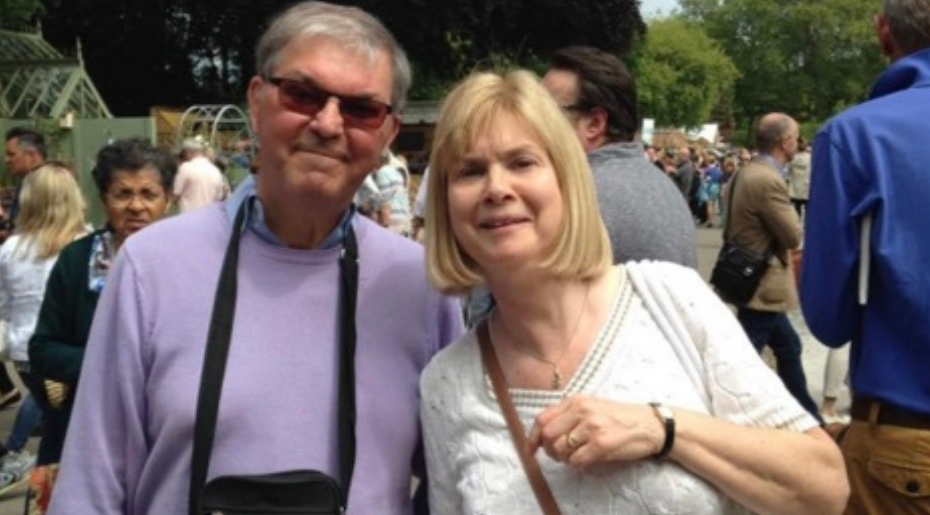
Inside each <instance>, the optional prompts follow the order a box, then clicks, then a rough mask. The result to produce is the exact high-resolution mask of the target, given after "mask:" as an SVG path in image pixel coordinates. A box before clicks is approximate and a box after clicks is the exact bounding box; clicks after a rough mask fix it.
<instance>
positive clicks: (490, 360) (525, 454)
mask: <svg viewBox="0 0 930 515" xmlns="http://www.w3.org/2000/svg"><path fill="white" fill-rule="evenodd" d="M477 332H478V344H479V346H480V347H481V361H483V362H484V367H485V368H486V369H487V370H488V375H489V376H490V377H491V384H492V385H493V386H494V395H495V396H497V403H498V404H499V405H500V407H501V411H503V412H504V419H505V420H507V427H508V428H509V429H510V436H511V438H512V439H513V445H514V447H516V448H517V454H518V455H519V456H520V461H521V462H522V463H523V470H524V471H525V472H526V477H527V478H529V480H530V486H532V487H533V493H534V494H536V500H537V501H539V506H540V507H542V510H543V513H544V514H545V515H561V513H562V512H561V511H560V510H559V505H558V504H556V502H555V497H553V496H552V491H551V490H549V484H548V483H546V478H545V477H543V475H542V471H541V470H540V469H539V463H538V462H537V461H536V457H535V456H533V455H532V454H530V452H529V449H528V448H527V445H526V433H525V431H526V430H525V429H524V428H523V424H522V423H521V422H520V418H519V417H518V416H517V411H516V410H515V409H514V407H513V401H512V400H511V399H510V391H509V390H507V384H506V383H505V382H504V373H503V371H501V365H500V363H499V362H498V361H497V353H496V352H494V346H493V345H491V334H490V331H489V330H488V321H487V319H485V320H484V321H482V322H481V324H480V325H479V326H478V331H477Z"/></svg>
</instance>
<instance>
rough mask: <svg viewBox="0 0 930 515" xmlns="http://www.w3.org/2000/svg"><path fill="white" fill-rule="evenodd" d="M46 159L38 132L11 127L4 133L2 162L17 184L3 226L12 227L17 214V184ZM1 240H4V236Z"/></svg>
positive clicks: (42, 138)
mask: <svg viewBox="0 0 930 515" xmlns="http://www.w3.org/2000/svg"><path fill="white" fill-rule="evenodd" d="M46 157H47V156H46V150H45V138H44V137H42V135H41V134H39V133H38V132H36V131H34V130H32V129H27V128H25V127H13V128H12V129H10V130H8V131H7V132H6V137H5V140H4V153H3V162H4V163H6V166H7V169H9V170H10V173H11V174H13V177H14V178H15V179H16V180H17V181H19V182H18V183H17V186H16V193H15V194H14V196H13V204H12V205H11V207H10V211H9V213H7V223H6V224H5V225H7V226H12V224H13V223H14V222H15V221H16V215H17V214H18V213H19V189H20V186H19V183H20V182H21V181H22V180H23V179H24V178H25V177H26V176H27V175H29V174H30V173H31V172H32V171H33V170H35V169H36V168H38V167H40V166H42V165H43V164H44V163H45V159H46ZM3 238H4V239H6V235H4V236H3Z"/></svg>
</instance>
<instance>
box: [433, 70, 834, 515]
mask: <svg viewBox="0 0 930 515" xmlns="http://www.w3.org/2000/svg"><path fill="white" fill-rule="evenodd" d="M430 171H431V175H430V184H429V189H428V195H429V199H428V207H427V217H426V218H427V223H426V251H427V271H428V275H429V278H430V280H431V282H432V283H433V285H434V286H436V287H437V288H438V289H440V290H441V291H443V292H446V293H462V292H465V291H468V290H469V289H470V288H474V287H475V286H485V287H487V288H488V289H489V290H490V291H491V293H492V294H493V295H494V297H495V299H496V301H497V307H496V308H495V309H494V310H493V311H492V312H491V314H490V315H489V316H488V318H487V321H486V322H485V323H483V324H482V325H480V326H479V327H478V329H477V330H474V331H472V332H471V333H469V334H467V335H466V336H464V337H463V338H462V339H460V340H459V341H458V342H456V343H453V344H452V345H450V346H448V347H446V348H445V349H444V350H443V351H441V352H440V353H439V354H438V355H437V356H436V357H435V358H434V359H433V360H432V361H431V362H430V364H429V365H428V366H427V368H426V370H425V371H424V373H423V378H422V381H421V387H420V391H421V395H422V402H421V419H422V427H423V432H424V442H425V449H426V458H427V470H428V472H429V488H430V507H431V510H432V511H433V512H434V513H458V514H474V513H483V514H488V515H494V514H523V513H539V510H538V508H537V507H536V499H534V493H533V491H532V490H531V487H530V481H529V480H528V478H527V475H526V474H524V470H523V468H524V467H523V466H522V464H521V460H525V463H527V464H529V465H530V466H531V465H532V463H534V462H538V465H539V468H541V471H542V476H543V478H544V481H545V482H547V483H548V485H549V487H550V488H551V491H552V494H553V495H554V498H555V502H556V503H557V504H558V505H559V506H560V507H561V510H562V513H565V514H566V515H567V514H581V513H598V514H621V513H622V514H624V515H636V514H647V513H650V514H656V513H667V514H672V513H674V514H689V515H722V514H727V515H735V514H744V513H748V512H753V513H766V514H770V515H775V514H781V515H789V514H790V515H800V514H809V515H815V514H816V515H826V514H832V513H839V512H840V511H841V510H842V507H843V505H844V503H845V499H846V495H847V494H848V485H847V482H846V478H845V473H844V470H843V462H842V459H841V456H840V454H839V451H838V449H837V447H836V445H835V444H834V443H833V442H832V441H831V440H830V438H829V437H828V436H827V435H826V434H825V433H824V432H823V430H821V429H820V428H819V427H818V425H817V422H816V421H815V420H814V419H813V418H812V417H811V416H810V415H809V414H808V413H807V412H806V411H805V410H804V409H803V408H801V406H800V405H799V404H798V403H797V401H795V400H794V399H793V398H792V397H791V395H790V394H789V393H788V392H787V390H786V389H785V387H784V385H783V384H782V383H781V381H780V380H779V379H778V377H777V376H776V375H775V374H774V373H773V372H772V371H771V370H769V369H768V368H767V367H766V366H765V364H764V363H763V362H762V361H761V360H760V359H759V357H758V355H756V354H755V352H754V351H753V348H752V346H751V345H750V344H749V341H748V340H747V338H746V335H745V333H744V332H743V331H742V329H741V328H740V326H739V323H738V322H737V321H736V319H735V318H734V317H733V315H732V313H730V312H729V311H728V310H727V308H726V306H725V305H724V304H723V303H722V302H720V300H719V299H718V298H717V296H716V295H715V294H714V293H713V291H711V290H710V288H709V287H708V286H707V284H706V283H705V282H704V281H703V280H702V279H701V278H700V277H699V276H698V275H697V274H696V273H695V272H694V271H693V270H692V269H689V268H684V267H681V266H678V265H674V264H672V263H658V262H639V263H633V262H631V263H627V264H624V265H618V266H611V255H612V252H611V249H610V242H609V240H608V239H607V235H606V231H605V229H604V225H603V222H602V221H601V219H600V216H599V214H598V210H597V202H596V200H595V193H594V186H593V183H592V179H591V173H590V170H589V168H588V165H587V161H586V158H585V155H584V152H583V150H582V148H581V145H580V144H579V143H578V138H577V137H576V136H575V134H574V131H573V129H572V127H571V126H570V125H569V123H568V121H567V119H566V118H565V116H564V115H563V114H562V112H561V110H560V109H559V107H558V106H557V105H556V103H555V102H554V101H553V100H552V99H551V98H550V97H549V96H548V94H547V93H546V91H545V90H544V89H543V88H542V86H541V85H540V84H539V82H538V81H537V79H536V78H535V77H533V76H532V75H531V74H529V73H527V72H514V73H511V74H509V75H506V76H503V77H502V76H498V75H494V74H480V75H476V76H473V77H471V78H469V79H467V80H466V81H465V82H463V83H462V84H460V85H459V86H458V87H456V89H455V90H453V92H452V93H451V94H450V96H449V97H448V98H447V100H446V104H445V105H444V106H443V108H442V111H441V113H440V117H439V122H438V124H437V127H436V132H435V135H434V139H433V154H432V158H431V161H430ZM479 342H481V343H479ZM483 355H484V356H485V357H486V359H485V358H483V357H482V356H483ZM490 356H496V358H491V357H490ZM494 363H498V364H499V367H497V368H499V369H500V370H501V373H500V374H496V373H493V371H494V370H496V369H495V367H494V366H493V364H494ZM496 377H499V380H497V379H495V378H496ZM489 378H490V380H491V381H495V383H496V384H503V387H501V388H500V389H498V388H497V387H496V386H495V387H494V388H493V390H492V387H491V382H490V381H489ZM498 392H499V395H498ZM505 392H509V393H505ZM508 397H509V398H511V399H512V405H513V406H514V408H515V409H513V410H508V409H505V408H501V407H499V403H500V402H501V399H506V398H508ZM504 413H513V414H514V416H513V417H511V418H510V420H507V421H506V422H505V416H504ZM508 428H510V430H511V431H512V433H509V432H508ZM511 435H513V437H512V436H511ZM521 435H524V437H523V438H521ZM512 438H513V439H516V440H517V441H518V442H519V440H525V442H523V443H515V442H514V440H513V439H512ZM529 468H530V469H532V468H531V467H529ZM547 513H552V512H550V511H547Z"/></svg>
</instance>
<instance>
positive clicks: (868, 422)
mask: <svg viewBox="0 0 930 515" xmlns="http://www.w3.org/2000/svg"><path fill="white" fill-rule="evenodd" d="M875 21H876V24H875V25H876V30H877V33H878V41H879V44H880V46H881V49H882V51H883V53H884V54H885V55H886V56H887V57H888V58H889V60H890V61H891V62H892V64H891V66H890V67H889V68H888V69H887V70H885V72H884V73H883V74H882V75H881V76H880V77H879V78H878V81H877V82H876V83H875V85H874V87H873V88H872V94H871V97H870V99H869V100H868V101H867V102H865V103H863V104H862V105H859V106H857V107H854V108H852V109H850V110H848V111H846V112H844V113H842V114H840V115H838V116H837V117H836V118H834V119H832V120H831V121H830V122H829V123H827V125H826V126H824V128H823V129H822V130H821V131H820V133H819V134H818V135H817V139H816V140H815V143H814V157H813V164H812V167H813V170H812V178H811V190H810V204H809V205H808V212H807V235H806V237H805V240H804V267H803V273H802V279H801V282H802V284H801V286H802V287H801V301H802V305H803V308H804V316H805V318H806V319H807V323H808V325H809V326H810V328H811V332H813V333H814V335H815V336H817V338H818V339H820V340H821V341H822V342H824V343H825V344H826V345H829V346H830V347H834V348H835V347H840V346H842V345H843V344H845V343H846V342H848V341H852V347H851V350H850V358H851V361H850V366H849V379H850V386H851V389H852V391H853V402H852V419H853V421H852V424H851V425H850V427H849V430H848V431H846V433H845V437H844V438H843V441H842V443H841V446H842V449H843V454H844V455H845V457H846V466H847V469H848V471H849V478H850V486H851V487H852V496H851V497H850V502H849V508H848V510H847V512H846V513H849V514H856V515H860V514H871V515H879V514H883V515H884V514H890V513H895V514H897V513H908V514H916V513H923V514H927V513H930V446H928V445H927V442H928V441H930V375H928V374H927V371H928V370H930V295H928V292H930V277H928V275H927V273H926V271H927V263H928V262H930V238H928V237H927V212H928V211H927V201H928V199H930V173H928V169H927V166H928V163H930V145H928V144H927V134H928V133H930V87H928V86H930V0H885V2H884V7H883V9H882V13H881V14H880V15H879V16H878V17H877V18H876V20H875Z"/></svg>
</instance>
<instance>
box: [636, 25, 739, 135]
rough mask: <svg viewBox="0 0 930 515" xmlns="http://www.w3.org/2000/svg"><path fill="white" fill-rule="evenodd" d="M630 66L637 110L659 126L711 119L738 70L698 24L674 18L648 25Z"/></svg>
mask: <svg viewBox="0 0 930 515" xmlns="http://www.w3.org/2000/svg"><path fill="white" fill-rule="evenodd" d="M633 70H634V75H635V76H636V82H637V88H638V94H639V103H640V112H641V113H642V115H643V116H645V117H649V118H655V119H656V123H657V124H658V125H660V126H669V125H671V126H688V127H697V126H699V125H701V124H703V123H706V122H707V121H709V120H711V114H712V111H713V110H714V108H715V107H717V106H719V105H727V104H728V100H729V97H730V96H732V92H733V83H734V81H735V80H736V78H737V75H738V74H737V70H736V67H735V66H734V65H733V62H732V61H730V59H729V57H727V56H726V54H724V53H723V51H722V50H721V49H720V47H719V45H718V44H717V43H716V42H714V41H713V40H712V39H711V38H710V37H708V35H707V34H706V33H705V32H704V30H703V29H701V28H700V27H698V26H697V25H695V24H692V23H689V22H687V21H685V20H681V19H675V18H669V19H663V20H657V21H654V22H652V23H651V24H650V25H649V35H648V37H647V38H646V39H645V41H644V42H643V44H642V45H641V46H640V47H639V49H638V50H637V52H636V53H635V55H634V58H633ZM726 114H727V113H719V114H718V116H721V117H725V116H726ZM718 121H721V122H722V121H725V120H723V119H721V120H718Z"/></svg>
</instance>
